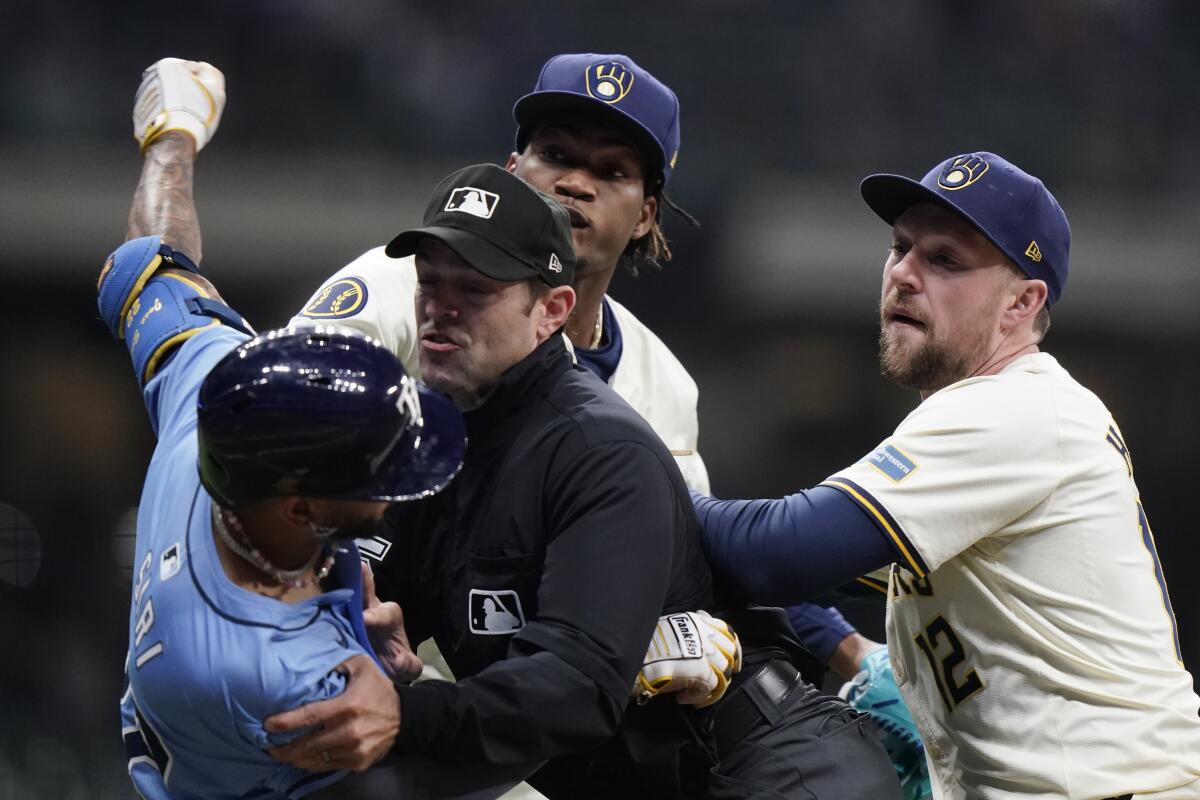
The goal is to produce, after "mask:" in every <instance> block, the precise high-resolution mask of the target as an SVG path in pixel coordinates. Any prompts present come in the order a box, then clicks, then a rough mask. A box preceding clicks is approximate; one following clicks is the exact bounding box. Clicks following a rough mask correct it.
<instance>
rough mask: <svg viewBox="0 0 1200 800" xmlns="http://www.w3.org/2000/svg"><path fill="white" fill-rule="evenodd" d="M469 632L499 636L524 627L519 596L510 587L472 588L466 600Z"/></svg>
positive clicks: (523, 616)
mask: <svg viewBox="0 0 1200 800" xmlns="http://www.w3.org/2000/svg"><path fill="white" fill-rule="evenodd" d="M467 614H468V620H467V624H468V626H469V627H470V629H471V633H477V634H479V635H481V636H501V635H504V634H508V633H516V632H517V631H519V630H521V628H524V627H525V611H524V610H523V609H522V608H521V598H520V596H519V595H518V594H517V593H516V592H514V591H513V590H511V589H472V590H471V592H470V596H469V597H468V602H467Z"/></svg>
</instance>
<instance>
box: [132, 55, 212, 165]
mask: <svg viewBox="0 0 1200 800" xmlns="http://www.w3.org/2000/svg"><path fill="white" fill-rule="evenodd" d="M224 110H225V76H224V75H222V74H221V70H219V69H217V68H216V67H214V66H213V65H212V64H209V63H207V62H205V61H184V60H183V59H181V58H163V59H160V60H158V61H156V62H154V63H153V64H151V65H150V66H149V67H147V68H146V71H145V72H143V73H142V85H141V86H139V87H138V90H137V95H136V96H135V97H134V98H133V138H135V139H137V143H138V146H139V147H141V148H142V152H143V153H144V152H145V151H146V148H147V147H149V146H150V145H151V144H152V143H153V142H154V140H155V139H157V138H158V137H160V136H162V135H163V134H164V133H166V132H168V131H183V132H184V133H186V134H188V135H189V136H191V137H192V138H193V139H195V140H196V152H197V153H199V152H200V151H201V150H203V149H204V145H206V144H208V140H209V139H211V138H212V137H213V134H214V133H216V132H217V125H219V124H220V123H221V112H222V111H224Z"/></svg>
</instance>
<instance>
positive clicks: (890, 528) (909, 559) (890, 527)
mask: <svg viewBox="0 0 1200 800" xmlns="http://www.w3.org/2000/svg"><path fill="white" fill-rule="evenodd" d="M821 485H822V486H832V487H833V488H834V489H837V490H838V491H840V492H842V493H843V494H845V495H846V496H847V497H849V498H850V499H851V500H853V501H854V502H855V503H856V504H857V505H858V506H859V507H860V508H862V510H863V511H865V512H867V516H868V517H870V519H871V521H872V522H874V523H875V527H877V528H879V530H880V532H881V533H883V535H884V536H885V537H887V540H888V541H889V542H891V543H892V546H893V547H895V548H896V552H897V553H898V554H899V555H900V558H901V562H902V563H903V564H904V565H905V566H906V567H908V568H909V570H911V571H912V573H913V574H914V575H916V576H917V577H918V578H924V577H925V575H926V574H927V573H928V572H929V568H928V567H926V566H925V561H924V559H922V558H921V554H920V553H918V552H917V549H916V548H915V547H913V544H912V542H910V541H909V540H908V537H907V536H906V535H905V534H904V530H903V529H902V528H901V527H900V524H899V523H898V522H896V520H895V519H894V518H893V517H892V515H891V514H889V513H888V510H887V509H886V508H884V507H883V504H881V503H880V502H879V501H878V500H876V499H875V498H874V497H872V496H871V494H870V492H868V491H867V490H866V489H864V488H862V487H861V486H859V485H858V484H857V483H855V482H854V481H852V480H849V479H847V478H843V477H842V476H840V475H835V476H834V477H832V478H829V479H828V480H826V481H824V482H823V483H822V484H821Z"/></svg>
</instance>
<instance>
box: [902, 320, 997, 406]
mask: <svg viewBox="0 0 1200 800" xmlns="http://www.w3.org/2000/svg"><path fill="white" fill-rule="evenodd" d="M986 358H987V343H986V341H984V340H983V338H982V337H979V340H978V341H975V342H973V343H972V345H971V347H969V348H965V349H962V348H955V347H952V346H950V345H949V344H947V343H944V342H941V341H939V340H937V338H936V337H935V336H934V329H933V328H932V327H931V326H926V328H925V331H924V338H923V340H922V341H921V342H920V343H918V344H915V345H909V347H908V348H904V347H903V346H902V345H901V344H900V342H899V341H898V340H897V339H896V338H895V337H893V336H891V335H889V333H888V327H887V325H886V323H884V322H882V320H881V322H880V326H879V367H880V372H881V373H882V374H883V376H884V377H885V378H887V379H888V380H890V381H892V382H893V383H895V384H897V385H899V386H904V387H906V388H909V389H916V390H918V391H922V392H936V391H937V390H938V389H942V388H944V387H946V386H949V385H950V384H952V383H957V382H958V381H961V380H963V379H964V378H969V377H970V376H971V375H973V374H974V372H975V370H977V369H978V368H979V365H981V364H982V363H983V362H984V360H985V359H986Z"/></svg>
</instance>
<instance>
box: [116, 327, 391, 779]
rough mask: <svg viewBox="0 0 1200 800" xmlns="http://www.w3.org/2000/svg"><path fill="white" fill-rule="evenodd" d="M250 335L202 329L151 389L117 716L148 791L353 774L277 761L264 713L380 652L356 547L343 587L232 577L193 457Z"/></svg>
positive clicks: (336, 578)
mask: <svg viewBox="0 0 1200 800" xmlns="http://www.w3.org/2000/svg"><path fill="white" fill-rule="evenodd" d="M247 338H248V337H246V336H245V335H244V334H241V333H238V332H236V331H233V330H231V329H229V328H224V327H219V328H218V327H215V328H212V329H211V330H206V331H204V332H202V333H200V334H197V335H196V336H194V337H192V338H191V339H189V340H188V341H187V342H185V343H184V344H183V345H182V346H181V347H180V349H179V351H178V352H177V353H176V354H175V357H174V359H173V360H172V362H171V363H170V364H169V365H168V366H167V367H166V368H164V369H163V370H162V371H161V372H159V374H158V375H157V376H156V377H155V378H154V379H153V380H152V381H151V382H150V383H149V384H148V385H147V387H146V390H145V401H146V406H147V408H148V410H149V412H150V420H151V424H152V425H153V426H154V429H155V431H156V432H157V434H158V447H157V448H156V449H155V452H154V457H153V459H152V460H151V462H150V469H149V472H148V474H147V476H146V484H145V487H144V489H143V493H142V501H141V506H140V507H139V509H138V520H137V545H136V550H135V560H134V577H135V579H134V585H133V598H132V602H131V604H130V612H129V655H128V657H127V660H126V675H127V681H126V687H127V688H126V691H125V694H124V696H123V697H122V698H121V725H122V734H123V735H124V739H125V744H126V749H127V751H128V754H129V774H130V777H131V778H132V779H133V783H134V786H135V788H136V789H137V791H138V792H139V794H141V796H142V797H143V798H146V800H160V799H161V798H178V799H179V800H184V799H185V798H205V799H206V800H219V799H221V798H279V797H302V796H304V795H306V794H308V793H310V792H313V791H315V790H317V789H318V788H321V787H323V786H327V785H329V784H330V783H333V782H334V781H336V780H338V779H339V778H341V777H343V776H344V775H345V773H344V772H328V773H320V774H313V773H309V772H305V771H303V770H299V769H296V768H295V767H291V766H288V765H286V764H282V763H279V762H277V761H275V760H274V759H272V758H271V757H270V755H268V754H267V752H266V749H267V748H268V747H273V746H276V745H279V744H283V743H284V742H285V741H286V739H284V738H281V737H278V736H275V735H272V734H268V733H267V732H266V731H265V730H264V729H263V726H262V723H263V720H264V719H266V718H267V717H269V716H271V715H272V714H276V713H278V712H280V711H286V710H288V709H292V708H295V707H297V706H300V705H303V704H305V703H309V702H312V701H315V700H323V699H326V698H328V697H332V696H334V695H337V694H339V693H340V692H341V691H342V690H343V689H344V688H345V678H344V676H343V675H341V674H340V673H337V672H333V671H332V670H333V669H334V667H336V666H337V665H338V664H340V663H341V662H342V661H344V660H346V659H347V658H349V657H350V656H353V655H356V654H360V653H366V654H368V655H371V654H372V653H371V649H370V645H369V644H367V638H366V632H365V630H364V628H363V625H362V587H361V580H360V573H359V569H360V568H359V557H358V553H357V551H356V550H355V549H354V547H353V545H346V550H345V552H341V553H339V554H338V556H337V562H336V564H335V567H334V570H333V572H332V573H331V577H330V581H331V582H332V583H331V585H335V586H340V587H343V588H339V589H336V590H334V591H329V592H326V593H324V594H321V595H318V596H317V597H313V598H310V599H308V600H305V601H303V602H300V603H295V604H289V603H283V602H280V601H278V600H274V599H272V598H269V597H264V596H262V595H259V594H255V593H253V592H250V591H248V590H246V589H243V588H241V587H239V586H236V585H234V583H233V582H232V581H230V580H229V578H228V577H227V576H226V574H225V572H224V569H223V568H222V566H221V562H220V560H219V558H218V555H217V549H216V544H215V542H214V540H213V534H212V500H211V499H210V498H209V496H208V494H207V493H206V492H205V491H204V489H203V487H202V486H201V484H200V479H199V474H198V472H197V468H196V456H197V441H196V399H197V394H198V392H199V388H200V384H201V383H202V382H203V380H204V377H205V375H207V374H208V372H209V370H210V369H211V368H212V367H213V365H215V364H216V363H217V362H218V361H219V360H220V359H221V357H222V356H224V355H225V354H226V353H228V352H229V351H230V350H232V349H233V348H234V347H236V346H238V345H239V344H241V343H242V342H243V341H245V340H246V339H247Z"/></svg>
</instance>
